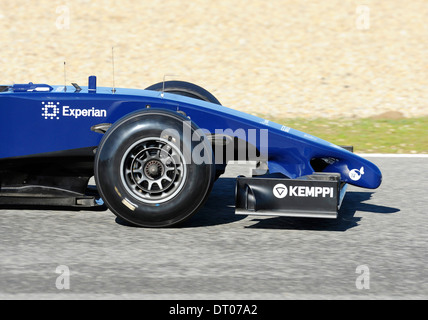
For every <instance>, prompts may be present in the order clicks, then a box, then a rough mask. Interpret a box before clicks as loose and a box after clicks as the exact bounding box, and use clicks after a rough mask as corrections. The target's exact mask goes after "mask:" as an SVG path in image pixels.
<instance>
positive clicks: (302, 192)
mask: <svg viewBox="0 0 428 320" xmlns="http://www.w3.org/2000/svg"><path fill="white" fill-rule="evenodd" d="M272 191H273V195H274V196H275V197H277V198H279V199H282V198H285V197H286V196H289V197H314V198H318V197H323V198H326V197H330V198H333V191H334V190H333V187H308V186H288V187H287V186H286V185H284V184H282V183H279V184H276V185H275V186H274V187H273V190H272Z"/></svg>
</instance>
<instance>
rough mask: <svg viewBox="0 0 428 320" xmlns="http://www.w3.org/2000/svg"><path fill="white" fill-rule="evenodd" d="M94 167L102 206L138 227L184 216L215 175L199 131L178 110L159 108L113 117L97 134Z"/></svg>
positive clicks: (199, 203)
mask: <svg viewBox="0 0 428 320" xmlns="http://www.w3.org/2000/svg"><path fill="white" fill-rule="evenodd" d="M195 156H196V157H197V158H198V159H195ZM94 167H95V172H94V174H95V181H96V184H97V187H98V190H99V192H100V195H101V197H102V199H103V200H104V202H105V204H106V205H107V207H108V208H109V209H110V210H111V211H112V212H113V213H114V214H115V215H117V216H118V217H120V218H122V219H124V220H126V221H127V222H129V223H131V224H133V225H136V226H140V227H170V226H174V225H177V224H179V223H181V222H183V221H185V220H186V219H188V218H189V217H191V216H192V215H193V214H194V213H196V212H197V211H198V210H199V208H200V207H201V206H202V205H203V203H204V202H205V200H206V199H207V197H208V195H209V193H210V191H211V188H212V185H213V182H214V179H215V166H214V165H213V164H212V147H211V144H210V143H209V142H208V139H206V137H205V135H204V134H203V132H201V131H200V130H198V127H197V126H196V124H194V123H193V122H191V121H189V119H187V118H185V117H183V116H182V115H181V114H179V113H175V112H171V111H167V110H159V109H157V110H156V109H146V110H142V111H138V112H135V113H132V114H129V115H127V116H125V117H124V118H122V119H120V120H118V121H117V122H116V123H115V124H114V125H113V126H112V127H111V128H110V129H109V130H108V131H107V132H106V134H105V135H104V137H103V139H102V140H101V142H100V145H99V147H98V149H97V153H96V156H95V166H94Z"/></svg>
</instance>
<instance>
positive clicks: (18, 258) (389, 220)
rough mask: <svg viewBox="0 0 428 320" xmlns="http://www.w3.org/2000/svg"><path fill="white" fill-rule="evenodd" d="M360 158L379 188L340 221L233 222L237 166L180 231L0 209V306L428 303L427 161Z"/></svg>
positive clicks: (364, 193)
mask: <svg viewBox="0 0 428 320" xmlns="http://www.w3.org/2000/svg"><path fill="white" fill-rule="evenodd" d="M367 157H368V156H367ZM369 159H370V160H371V161H373V162H375V163H376V164H377V165H378V166H379V167H380V168H381V170H382V172H383V184H382V186H381V187H380V188H379V189H377V190H366V189H358V188H354V187H350V188H348V193H347V195H346V197H345V200H344V203H343V205H342V208H341V211H340V216H339V218H338V219H337V220H327V219H310V218H285V217H255V216H235V215H234V183H235V179H234V178H233V177H235V176H236V175H238V174H245V173H247V172H248V170H249V167H246V166H242V165H238V166H237V165H234V166H233V167H232V166H230V167H229V168H228V170H227V172H226V174H225V175H224V176H222V178H220V179H219V180H218V181H217V183H216V185H215V186H214V190H213V192H212V194H211V196H210V198H209V200H208V202H207V203H206V205H205V207H204V209H202V211H200V212H199V213H198V214H197V215H195V216H194V217H193V218H192V219H190V220H189V221H188V222H186V223H185V224H184V225H183V226H182V227H181V228H170V229H143V228H135V227H130V226H127V225H126V224H125V223H124V222H122V221H120V220H118V219H116V217H115V216H114V215H113V214H112V213H110V212H109V211H72V210H70V209H65V210H56V209H55V210H48V209H46V208H38V209H35V210H27V209H25V210H22V209H16V208H2V209H1V210H0V239H1V240H0V299H427V298H428V281H427V279H428V269H427V268H426V266H427V263H428V250H427V248H426V245H427V243H428V233H427V231H426V230H427V225H428V196H427V190H428V157H422V156H419V157H377V156H370V158H369ZM67 272H69V274H68V273H67Z"/></svg>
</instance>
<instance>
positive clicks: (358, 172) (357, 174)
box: [349, 167, 364, 181]
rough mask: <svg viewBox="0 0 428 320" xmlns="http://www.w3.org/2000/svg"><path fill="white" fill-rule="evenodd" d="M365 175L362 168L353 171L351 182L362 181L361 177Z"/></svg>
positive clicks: (350, 172)
mask: <svg viewBox="0 0 428 320" xmlns="http://www.w3.org/2000/svg"><path fill="white" fill-rule="evenodd" d="M363 174H364V167H361V168H360V169H359V170H358V169H352V170H351V171H349V178H351V180H354V181H358V180H360V179H361V176H362V175H363Z"/></svg>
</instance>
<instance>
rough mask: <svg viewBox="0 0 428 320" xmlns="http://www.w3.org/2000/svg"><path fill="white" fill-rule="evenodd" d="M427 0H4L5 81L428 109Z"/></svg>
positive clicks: (369, 108) (364, 112) (245, 101)
mask: <svg viewBox="0 0 428 320" xmlns="http://www.w3.org/2000/svg"><path fill="white" fill-rule="evenodd" d="M427 17H428V2H427V1H426V0H412V1H408V0H391V1H374V0H368V1H362V0H350V1H340V0H328V1H291V0H270V1H264V0H254V1H247V0H233V1H231V0H216V1H206V0H192V1H178V0H152V1H137V0H121V1H107V0H99V1H89V0H74V1H67V0H56V1H52V0H49V1H48V0H38V1H34V0H32V1H28V0H18V1H2V2H1V4H0V29H1V30H2V32H1V33H0V41H1V47H2V48H1V54H0V70H1V76H0V83H6V84H8V83H13V82H15V83H24V82H29V81H32V82H39V83H48V84H63V83H64V74H63V64H64V61H66V63H67V82H68V83H71V82H77V83H79V84H80V85H86V84H87V77H88V76H89V75H92V74H94V75H97V77H98V85H101V86H111V85H112V83H113V80H112V64H111V51H112V47H114V48H115V49H114V51H115V84H116V86H117V87H133V88H145V87H147V86H149V85H151V84H153V83H156V82H159V81H162V79H163V77H164V76H165V75H168V76H167V77H166V78H167V79H173V78H175V79H181V80H186V81H191V82H195V83H197V84H199V85H201V86H203V87H205V88H207V89H208V90H209V91H211V92H212V93H213V94H214V95H216V96H217V97H218V99H219V100H220V101H221V102H222V104H223V105H225V106H228V107H231V108H234V109H238V110H242V111H245V112H249V113H254V114H260V115H270V116H274V117H290V118H291V117H297V116H301V117H330V118H332V117H370V116H378V115H379V114H383V113H385V112H386V113H388V112H395V113H397V112H399V114H400V115H401V116H403V117H416V116H423V115H428V105H427V101H428V86H427V85H428V41H427V39H428V19H427Z"/></svg>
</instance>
